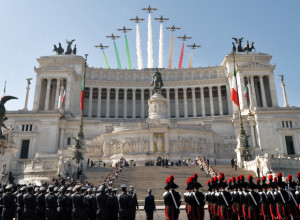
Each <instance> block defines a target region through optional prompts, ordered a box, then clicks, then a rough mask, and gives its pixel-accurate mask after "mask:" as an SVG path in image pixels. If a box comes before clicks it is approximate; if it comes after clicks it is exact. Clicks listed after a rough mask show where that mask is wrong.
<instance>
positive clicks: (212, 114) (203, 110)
mask: <svg viewBox="0 0 300 220" xmlns="http://www.w3.org/2000/svg"><path fill="white" fill-rule="evenodd" d="M213 87H214V86H208V89H209V103H210V112H211V116H214V115H215V114H214V104H213V93H212V88H213ZM216 87H217V90H218V103H219V113H220V115H224V111H223V103H222V96H221V85H218V86H216ZM197 88H199V87H197ZM204 88H206V86H203V87H200V98H201V112H202V115H203V116H205V103H204V92H203V89H204ZM170 89H171V88H166V99H167V108H168V112H167V113H168V117H170V116H171V111H170ZM187 89H188V88H183V103H184V117H185V118H187V117H188V101H187ZM195 89H196V88H195V87H193V88H191V90H192V108H193V117H197V108H196V93H195ZM93 90H94V88H93V87H89V100H88V104H89V105H88V117H92V109H93ZM110 90H111V88H106V111H105V117H106V118H109V117H110V103H111V101H110ZM140 90H141V117H142V118H144V117H145V111H144V110H145V102H144V90H145V89H140ZM174 90H175V117H176V118H179V98H178V90H179V88H174ZM123 91H124V103H123V118H127V91H128V89H127V88H124V89H123ZM149 91H150V97H151V96H152V90H151V89H149ZM101 95H102V94H101V88H98V103H97V117H101V103H102V102H101ZM226 96H227V100H226V101H227V102H228V110H229V114H231V113H232V109H231V108H230V107H229V106H230V103H231V102H230V88H229V87H228V86H226ZM114 105H115V108H114V109H115V111H114V118H118V113H119V88H115V102H114ZM131 109H132V112H131V114H132V118H136V89H132V108H131Z"/></svg>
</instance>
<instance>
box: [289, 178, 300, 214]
mask: <svg viewBox="0 0 300 220" xmlns="http://www.w3.org/2000/svg"><path fill="white" fill-rule="evenodd" d="M296 186H297V184H296V183H295V182H294V181H293V177H292V175H288V177H287V188H288V191H287V192H288V193H289V194H290V196H291V199H290V211H291V216H293V219H297V220H298V219H299V217H300V215H299V214H300V213H299V203H298V202H297V200H296Z"/></svg>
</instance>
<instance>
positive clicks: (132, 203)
mask: <svg viewBox="0 0 300 220" xmlns="http://www.w3.org/2000/svg"><path fill="white" fill-rule="evenodd" d="M128 194H129V195H130V197H131V201H130V219H132V220H135V216H136V210H139V204H138V201H137V195H136V193H135V192H134V186H129V189H128Z"/></svg>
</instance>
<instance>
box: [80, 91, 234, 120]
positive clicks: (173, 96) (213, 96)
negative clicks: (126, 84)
mask: <svg viewBox="0 0 300 220" xmlns="http://www.w3.org/2000/svg"><path fill="white" fill-rule="evenodd" d="M152 94H153V90H152V88H101V87H86V88H85V95H84V116H85V117H100V118H145V117H147V116H148V99H149V98H150V97H151V96H152ZM162 95H163V96H164V97H165V98H166V99H167V108H168V111H167V114H168V117H170V118H188V117H203V116H215V115H224V114H225V115H227V114H231V113H232V105H231V101H230V88H229V86H227V85H216V86H213V85H211V86H199V87H183V88H182V87H181V88H163V89H162Z"/></svg>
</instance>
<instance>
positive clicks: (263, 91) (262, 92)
mask: <svg viewBox="0 0 300 220" xmlns="http://www.w3.org/2000/svg"><path fill="white" fill-rule="evenodd" d="M259 82H260V91H261V97H262V102H263V107H264V108H265V107H267V100H266V93H265V85H264V81H263V76H259Z"/></svg>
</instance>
